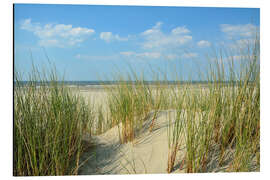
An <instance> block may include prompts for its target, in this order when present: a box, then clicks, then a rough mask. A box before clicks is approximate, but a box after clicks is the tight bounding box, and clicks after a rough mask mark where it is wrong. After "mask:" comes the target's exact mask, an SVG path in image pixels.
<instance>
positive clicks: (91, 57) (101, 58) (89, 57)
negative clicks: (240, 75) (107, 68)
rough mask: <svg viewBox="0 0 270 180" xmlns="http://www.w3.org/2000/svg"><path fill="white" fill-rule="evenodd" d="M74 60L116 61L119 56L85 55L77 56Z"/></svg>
mask: <svg viewBox="0 0 270 180" xmlns="http://www.w3.org/2000/svg"><path fill="white" fill-rule="evenodd" d="M75 58H76V59H80V60H89V61H91V60H93V61H107V60H118V59H119V55H87V54H77V55H75Z"/></svg>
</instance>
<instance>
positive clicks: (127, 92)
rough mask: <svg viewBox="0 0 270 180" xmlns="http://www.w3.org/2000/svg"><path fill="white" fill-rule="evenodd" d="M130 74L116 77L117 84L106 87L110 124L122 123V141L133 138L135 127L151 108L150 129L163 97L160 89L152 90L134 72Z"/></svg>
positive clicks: (137, 127)
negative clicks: (124, 76)
mask: <svg viewBox="0 0 270 180" xmlns="http://www.w3.org/2000/svg"><path fill="white" fill-rule="evenodd" d="M132 76H133V77H132ZM132 76H131V75H128V78H127V79H124V78H123V77H120V78H118V79H119V80H120V81H119V84H117V85H115V86H114V87H112V88H109V89H108V93H109V98H108V99H109V100H108V102H109V109H110V113H111V124H112V125H119V124H120V123H121V124H122V130H121V133H120V134H121V135H120V137H121V142H122V143H126V142H129V141H132V140H133V139H134V137H135V131H136V129H139V128H141V127H142V125H143V122H144V121H145V120H146V117H148V115H149V113H150V111H151V110H153V118H152V121H151V125H150V129H149V130H150V131H151V130H152V128H153V126H154V121H155V119H156V118H157V113H158V111H159V110H160V108H161V104H162V100H163V99H164V97H163V94H162V91H160V89H158V88H157V89H155V90H153V89H152V88H151V87H150V86H149V85H147V84H146V83H145V81H144V79H143V78H139V77H138V76H137V75H136V74H135V73H134V72H133V74H132ZM131 77H132V78H131ZM157 87H159V86H157Z"/></svg>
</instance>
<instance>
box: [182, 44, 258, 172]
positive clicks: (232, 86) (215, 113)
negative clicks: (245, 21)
mask: <svg viewBox="0 0 270 180" xmlns="http://www.w3.org/2000/svg"><path fill="white" fill-rule="evenodd" d="M255 43H258V42H255ZM250 51H251V53H248V54H249V55H248V56H246V55H245V57H248V58H247V59H245V60H246V61H245V62H244V63H241V65H240V69H239V72H237V71H236V70H235V69H236V68H235V67H234V64H233V63H234V62H231V61H229V62H228V65H227V67H228V66H229V72H227V74H226V69H225V66H226V65H224V63H223V62H224V61H223V60H220V61H219V60H217V61H216V64H215V65H214V66H212V67H211V70H210V74H209V76H208V82H209V83H208V89H209V92H208V93H207V95H206V97H207V99H206V101H208V103H207V104H208V106H207V108H205V105H203V106H204V108H202V106H196V105H195V103H196V102H198V101H200V100H199V99H196V98H195V99H191V101H189V102H188V107H189V111H187V123H186V129H187V140H186V143H187V144H186V146H187V156H186V157H187V159H186V162H187V169H186V172H206V171H207V168H206V166H207V162H208V160H209V153H211V151H212V147H214V146H215V147H218V148H217V149H216V150H215V151H216V152H215V153H216V154H218V166H219V167H222V166H224V165H227V166H229V168H227V171H250V170H252V169H253V168H252V166H254V165H253V164H254V163H253V164H252V161H253V159H254V157H255V156H256V154H259V146H260V145H259V134H260V133H259V132H260V106H259V104H260V84H259V81H260V79H259V49H258V44H255V45H254V47H253V49H252V48H251V49H250ZM221 57H222V56H221ZM232 60H234V59H232ZM228 74H229V75H230V76H229V78H228ZM237 74H238V76H237ZM192 96H193V97H192V98H194V95H192ZM200 96H201V97H202V96H203V95H202V93H200V94H199V97H200ZM200 99H201V98H200ZM204 99H205V98H204ZM195 112H203V114H202V116H201V118H199V120H194V119H196V118H195ZM194 121H197V122H194ZM197 123H199V126H197V125H196V124H197ZM228 151H230V152H231V154H232V156H233V158H232V160H230V161H229V162H226V163H225V160H227V159H228V153H226V152H228ZM257 165H258V164H257ZM217 168H218V167H217Z"/></svg>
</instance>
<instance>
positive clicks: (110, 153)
mask: <svg viewBox="0 0 270 180" xmlns="http://www.w3.org/2000/svg"><path fill="white" fill-rule="evenodd" d="M170 113H172V114H175V112H174V111H162V112H160V113H159V116H158V118H157V119H156V123H155V127H154V129H153V131H152V132H149V125H150V123H151V117H150V118H149V120H148V121H146V122H145V124H144V128H143V129H141V130H140V131H139V132H138V133H137V135H136V138H135V140H134V141H133V142H130V143H127V144H120V143H119V135H118V127H117V126H116V127H114V128H112V129H110V130H109V131H107V132H105V133H104V134H101V135H99V136H95V137H93V140H94V143H95V144H96V146H95V148H91V150H90V151H89V152H86V153H85V154H84V155H83V157H82V161H83V160H86V159H87V158H90V159H89V160H88V161H87V162H86V163H85V164H84V165H83V166H82V167H81V168H80V170H79V174H81V175H88V174H129V173H132V174H134V173H138V174H140V173H167V172H166V169H167V160H168V149H169V148H168V135H167V133H168V131H167V130H168V126H169V124H168V114H170ZM120 126H121V125H120ZM175 172H177V171H175Z"/></svg>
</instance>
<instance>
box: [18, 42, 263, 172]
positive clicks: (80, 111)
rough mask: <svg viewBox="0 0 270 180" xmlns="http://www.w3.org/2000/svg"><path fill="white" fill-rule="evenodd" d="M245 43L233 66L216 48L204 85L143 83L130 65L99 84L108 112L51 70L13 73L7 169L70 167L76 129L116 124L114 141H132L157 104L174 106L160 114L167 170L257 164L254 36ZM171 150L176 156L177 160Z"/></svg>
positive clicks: (77, 144)
mask: <svg viewBox="0 0 270 180" xmlns="http://www.w3.org/2000/svg"><path fill="white" fill-rule="evenodd" d="M246 49H247V51H244V54H243V57H244V58H245V60H244V61H243V62H241V63H240V64H239V65H238V66H237V67H236V66H235V62H236V61H237V60H236V59H233V57H230V58H226V59H225V58H224V56H223V55H222V54H220V56H216V59H215V60H214V61H213V60H210V63H209V69H208V71H207V73H206V74H204V77H206V79H207V80H206V83H205V84H196V85H194V84H192V82H191V81H187V82H185V83H181V81H178V83H176V84H173V85H170V83H169V81H168V80H166V78H164V79H163V80H158V79H157V80H156V81H155V84H151V85H149V84H147V83H146V81H145V80H144V77H139V76H138V75H137V74H136V73H134V71H132V72H131V73H130V74H128V75H127V76H118V77H117V78H116V80H117V81H118V83H117V84H115V85H113V86H109V87H106V90H107V93H108V99H107V100H108V101H107V102H108V104H107V105H108V109H109V114H105V113H104V109H106V107H103V105H101V106H99V107H97V112H96V114H95V115H93V112H92V108H91V106H89V105H87V103H86V102H85V101H84V99H82V98H80V97H79V96H77V95H74V94H72V93H70V91H69V89H67V88H66V87H65V86H64V85H63V84H62V83H61V81H60V82H59V81H57V78H56V75H55V73H53V72H52V73H50V74H49V77H46V76H41V74H40V73H38V72H36V71H34V73H33V74H32V75H31V76H30V77H29V83H28V85H27V86H25V85H24V84H21V79H20V77H19V76H18V75H16V76H15V88H14V175H66V174H77V173H78V168H79V166H80V165H79V162H80V161H79V160H80V155H81V153H82V152H83V143H82V135H83V133H86V132H87V133H89V134H90V135H92V134H95V135H98V134H101V133H103V132H105V131H106V130H107V129H109V128H112V127H114V126H119V127H120V126H121V128H119V129H120V132H119V136H120V140H121V143H127V142H132V141H133V140H134V139H135V137H136V132H137V130H139V129H141V128H142V127H143V125H144V122H145V121H146V120H147V119H149V117H151V122H150V126H149V132H150V133H151V132H152V131H153V130H154V129H155V128H154V127H155V120H156V119H157V117H158V113H159V111H160V110H175V112H176V113H175V117H169V118H168V121H169V127H168V142H169V144H168V146H169V154H168V164H167V172H168V173H171V172H173V170H174V169H175V165H176V164H181V168H182V169H184V171H185V172H187V173H197V172H216V171H228V172H239V171H240V172H244V171H258V170H259V169H260V67H259V64H260V63H259V61H260V49H259V42H258V40H257V41H255V44H254V45H253V46H251V47H248V48H246ZM225 62H226V63H225ZM194 73H195V72H194ZM198 73H200V72H198ZM201 75H202V74H201ZM176 79H181V77H176ZM48 82H49V83H48ZM104 106H106V105H104ZM173 116H174V115H173ZM94 121H95V122H94ZM179 149H184V151H182V152H184V156H181V157H180V159H177V158H176V157H177V154H178V153H179V151H180V150H179Z"/></svg>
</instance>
